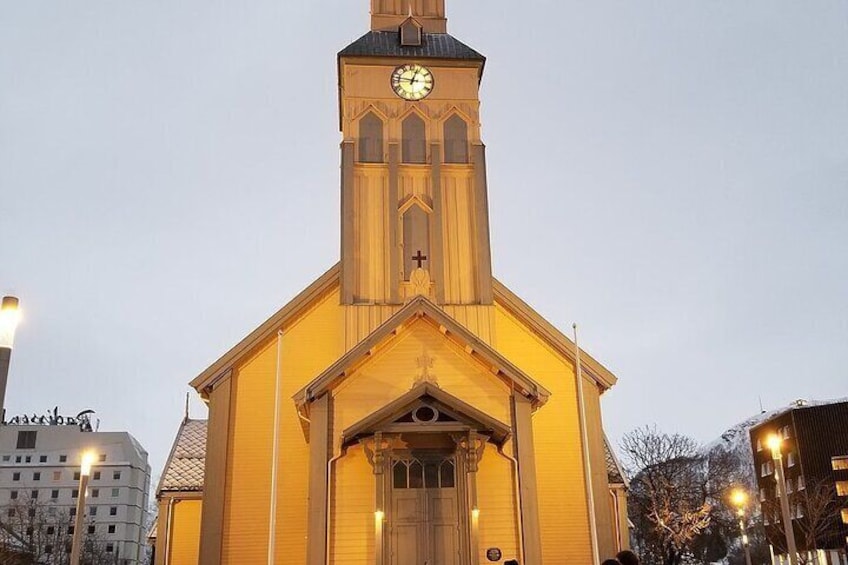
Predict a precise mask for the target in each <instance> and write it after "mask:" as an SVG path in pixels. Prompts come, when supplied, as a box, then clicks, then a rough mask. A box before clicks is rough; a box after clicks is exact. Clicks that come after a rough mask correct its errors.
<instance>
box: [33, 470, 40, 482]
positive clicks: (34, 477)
mask: <svg viewBox="0 0 848 565" xmlns="http://www.w3.org/2000/svg"><path fill="white" fill-rule="evenodd" d="M32 480H33V481H40V480H41V473H39V472H35V473H33V474H32Z"/></svg>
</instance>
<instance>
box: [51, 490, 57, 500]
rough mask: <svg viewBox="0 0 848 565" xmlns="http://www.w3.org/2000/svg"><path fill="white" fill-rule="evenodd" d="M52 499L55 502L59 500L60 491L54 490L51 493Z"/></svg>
mask: <svg viewBox="0 0 848 565" xmlns="http://www.w3.org/2000/svg"><path fill="white" fill-rule="evenodd" d="M50 498H52V499H54V500H55V499H57V498H59V491H58V489H54V490H51V491H50Z"/></svg>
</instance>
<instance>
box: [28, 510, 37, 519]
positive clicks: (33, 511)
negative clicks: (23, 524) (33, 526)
mask: <svg viewBox="0 0 848 565" xmlns="http://www.w3.org/2000/svg"><path fill="white" fill-rule="evenodd" d="M27 516H29V517H30V518H35V508H30V509H29V510H27Z"/></svg>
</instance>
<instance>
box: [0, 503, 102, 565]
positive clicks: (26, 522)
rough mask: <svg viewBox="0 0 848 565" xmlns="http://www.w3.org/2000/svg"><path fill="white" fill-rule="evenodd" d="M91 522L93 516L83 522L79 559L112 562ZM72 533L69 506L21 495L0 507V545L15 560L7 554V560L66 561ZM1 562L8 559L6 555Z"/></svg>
mask: <svg viewBox="0 0 848 565" xmlns="http://www.w3.org/2000/svg"><path fill="white" fill-rule="evenodd" d="M21 494H23V493H21ZM93 526H94V522H93V521H92V520H88V521H87V522H86V523H85V526H84V527H85V528H86V529H85V531H84V532H83V536H82V544H83V545H82V556H81V558H82V559H81V561H82V563H86V564H88V565H111V564H113V563H115V556H113V555H110V554H109V553H108V552H106V551H105V543H103V541H102V540H101V539H100V538H98V537H97V536H96V535H95V534H94V533H92V531H91V530H92V529H93ZM73 534H74V519H73V517H72V516H71V515H70V512H69V511H68V509H65V508H63V507H60V506H56V505H54V504H52V503H50V502H45V501H42V500H40V499H37V498H30V497H28V496H21V497H19V498H17V499H14V500H11V501H10V502H9V504H7V505H5V506H4V507H2V508H0V547H3V548H5V549H6V550H7V551H8V552H9V553H10V554H16V555H17V557H16V558H15V559H17V560H18V561H11V558H9V559H10V561H9V563H21V564H24V565H26V564H28V563H37V564H39V565H68V563H69V561H70V549H71V543H72V539H73ZM0 555H2V554H0ZM26 559H29V560H30V561H27V560H26ZM2 563H4V564H5V563H7V561H6V560H5V558H4V560H3V561H2Z"/></svg>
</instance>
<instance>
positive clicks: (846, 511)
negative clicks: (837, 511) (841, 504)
mask: <svg viewBox="0 0 848 565" xmlns="http://www.w3.org/2000/svg"><path fill="white" fill-rule="evenodd" d="M841 514H842V523H843V524H848V508H843V509H842V511H841Z"/></svg>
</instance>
